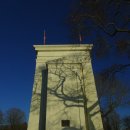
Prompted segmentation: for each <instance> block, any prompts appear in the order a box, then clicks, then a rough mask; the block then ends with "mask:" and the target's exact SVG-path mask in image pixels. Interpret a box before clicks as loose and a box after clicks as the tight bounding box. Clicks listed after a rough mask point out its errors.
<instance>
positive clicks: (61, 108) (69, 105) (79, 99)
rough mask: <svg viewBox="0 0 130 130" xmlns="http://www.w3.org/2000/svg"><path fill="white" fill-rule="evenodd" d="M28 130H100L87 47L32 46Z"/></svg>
mask: <svg viewBox="0 0 130 130" xmlns="http://www.w3.org/2000/svg"><path fill="white" fill-rule="evenodd" d="M34 48H35V50H36V52H37V58H36V70H35V76H34V85H33V93H32V100H31V108H30V115H29V122H28V130H103V125H102V119H101V113H100V107H99V104H98V97H97V91H96V87H95V82H94V76H93V71H92V65H91V58H90V51H91V49H92V45H91V44H87V45H83V44H80V45H44V46H43V45H34Z"/></svg>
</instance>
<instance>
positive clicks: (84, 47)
mask: <svg viewBox="0 0 130 130" xmlns="http://www.w3.org/2000/svg"><path fill="white" fill-rule="evenodd" d="M92 46H93V44H68V45H34V46H33V47H34V48H35V50H36V51H90V50H91V49H92Z"/></svg>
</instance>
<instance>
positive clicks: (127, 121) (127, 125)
mask: <svg viewBox="0 0 130 130" xmlns="http://www.w3.org/2000/svg"><path fill="white" fill-rule="evenodd" d="M123 127H124V130H130V116H128V117H125V118H124V119H123Z"/></svg>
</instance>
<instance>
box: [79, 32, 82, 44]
mask: <svg viewBox="0 0 130 130" xmlns="http://www.w3.org/2000/svg"><path fill="white" fill-rule="evenodd" d="M81 43H82V36H81V33H80V32H79V44H81Z"/></svg>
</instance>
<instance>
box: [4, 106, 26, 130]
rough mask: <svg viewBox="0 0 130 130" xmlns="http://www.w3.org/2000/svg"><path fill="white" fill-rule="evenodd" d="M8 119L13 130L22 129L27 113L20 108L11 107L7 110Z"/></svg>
mask: <svg viewBox="0 0 130 130" xmlns="http://www.w3.org/2000/svg"><path fill="white" fill-rule="evenodd" d="M6 121H7V124H8V125H9V126H10V127H11V130H20V126H21V124H23V123H24V122H25V113H24V112H23V111H22V110H20V109H18V108H11V109H9V110H8V111H7V112H6Z"/></svg>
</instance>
